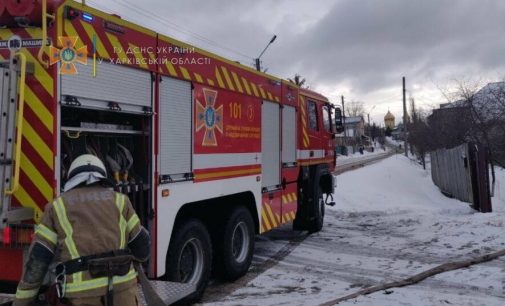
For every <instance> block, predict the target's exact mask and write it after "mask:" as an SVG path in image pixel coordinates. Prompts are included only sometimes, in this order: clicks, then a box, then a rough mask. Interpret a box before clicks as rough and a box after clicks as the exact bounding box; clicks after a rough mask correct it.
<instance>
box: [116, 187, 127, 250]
mask: <svg viewBox="0 0 505 306" xmlns="http://www.w3.org/2000/svg"><path fill="white" fill-rule="evenodd" d="M125 198H126V197H125V195H124V194H119V193H116V206H117V208H118V209H119V232H120V236H121V241H120V243H119V248H120V249H123V248H124V247H125V246H126V226H127V224H126V220H125V218H124V216H123V210H124V204H125Z"/></svg>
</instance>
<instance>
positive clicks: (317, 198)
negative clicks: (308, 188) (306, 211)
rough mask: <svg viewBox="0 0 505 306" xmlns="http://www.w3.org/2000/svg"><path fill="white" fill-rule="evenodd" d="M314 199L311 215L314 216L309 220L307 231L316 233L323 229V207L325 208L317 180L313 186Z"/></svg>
mask: <svg viewBox="0 0 505 306" xmlns="http://www.w3.org/2000/svg"><path fill="white" fill-rule="evenodd" d="M313 196H314V201H312V203H313V207H312V209H313V212H314V214H313V216H314V218H313V219H312V220H311V222H310V224H309V227H308V231H309V233H317V232H319V231H321V229H323V223H324V209H325V207H324V206H325V204H324V198H323V192H322V190H321V186H319V182H317V183H316V185H315V186H314V194H313Z"/></svg>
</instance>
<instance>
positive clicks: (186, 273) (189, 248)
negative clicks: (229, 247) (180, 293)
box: [165, 219, 212, 305]
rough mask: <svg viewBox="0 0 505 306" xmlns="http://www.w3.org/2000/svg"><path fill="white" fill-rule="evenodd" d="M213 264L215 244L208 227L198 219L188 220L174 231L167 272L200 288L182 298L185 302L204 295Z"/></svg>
mask: <svg viewBox="0 0 505 306" xmlns="http://www.w3.org/2000/svg"><path fill="white" fill-rule="evenodd" d="M211 266H212V245H211V240H210V236H209V233H208V231H207V228H206V227H205V225H204V224H203V223H202V222H201V221H200V220H197V219H189V220H187V221H185V222H184V223H182V224H181V225H180V226H178V227H177V229H176V230H175V232H174V237H173V238H172V242H171V243H170V247H169V249H168V254H167V263H166V274H165V278H166V279H167V280H169V281H175V282H183V283H188V282H191V283H194V284H196V287H197V290H196V292H195V293H194V294H192V295H190V296H189V297H187V298H185V299H184V300H183V301H181V302H182V304H191V303H194V302H196V301H198V300H199V299H200V298H201V297H202V295H203V292H204V291H205V287H207V283H208V282H209V278H210V275H211ZM182 304H181V305H182Z"/></svg>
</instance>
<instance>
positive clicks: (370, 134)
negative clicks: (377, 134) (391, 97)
mask: <svg viewBox="0 0 505 306" xmlns="http://www.w3.org/2000/svg"><path fill="white" fill-rule="evenodd" d="M367 115H368V136H372V133H371V132H370V113H368V114H367Z"/></svg>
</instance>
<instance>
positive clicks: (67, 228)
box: [54, 197, 80, 259]
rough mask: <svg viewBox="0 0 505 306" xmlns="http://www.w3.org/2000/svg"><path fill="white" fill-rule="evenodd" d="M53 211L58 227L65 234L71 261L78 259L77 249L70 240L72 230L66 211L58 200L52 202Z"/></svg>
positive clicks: (60, 200) (61, 201)
mask: <svg viewBox="0 0 505 306" xmlns="http://www.w3.org/2000/svg"><path fill="white" fill-rule="evenodd" d="M54 210H55V211H56V215H57V217H58V221H59V222H60V226H61V227H62V228H63V231H64V232H65V244H66V246H67V248H68V252H69V253H70V256H71V257H72V259H75V258H79V257H80V256H79V252H77V248H76V246H75V243H74V240H73V239H72V234H73V232H74V231H73V229H72V225H70V222H69V221H68V217H67V211H66V209H65V205H64V204H63V200H62V199H61V197H60V198H58V199H57V200H56V201H55V202H54Z"/></svg>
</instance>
